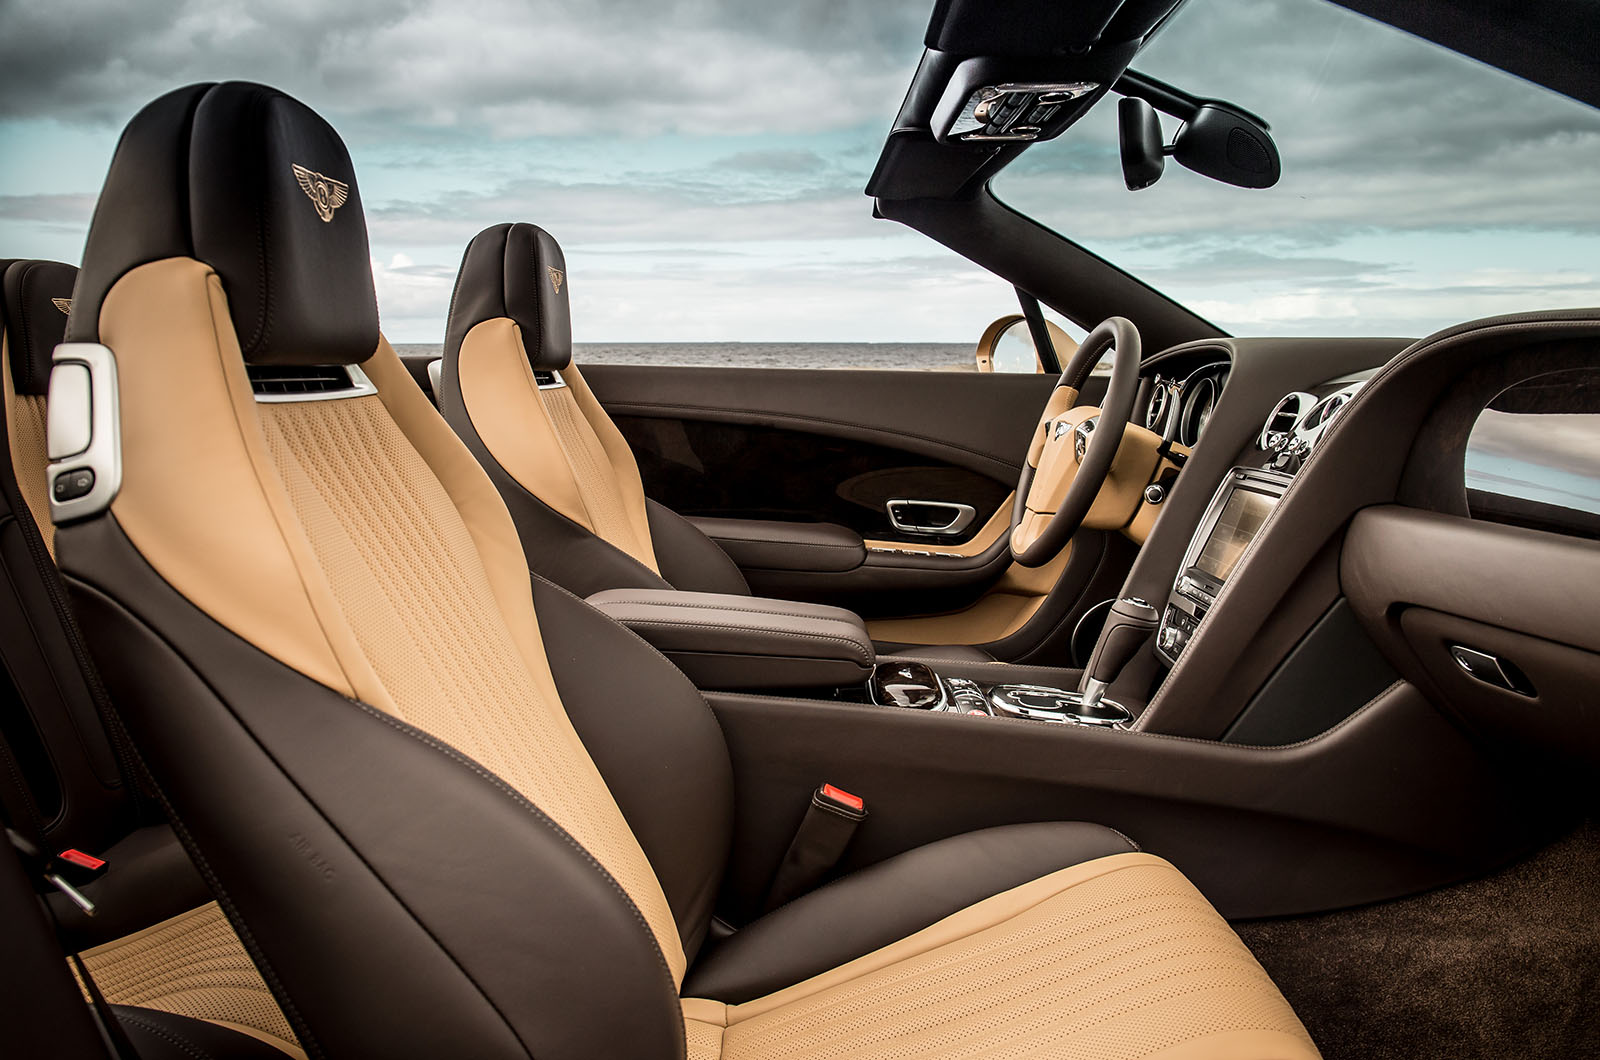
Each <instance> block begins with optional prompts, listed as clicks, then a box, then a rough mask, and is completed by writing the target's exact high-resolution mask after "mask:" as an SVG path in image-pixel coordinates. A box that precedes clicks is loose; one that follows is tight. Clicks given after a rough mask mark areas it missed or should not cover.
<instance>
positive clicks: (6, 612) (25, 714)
mask: <svg viewBox="0 0 1600 1060" xmlns="http://www.w3.org/2000/svg"><path fill="white" fill-rule="evenodd" d="M76 275H77V270H76V269H75V268H73V267H72V266H70V265H64V264H61V263H59V262H52V261H0V277H3V288H4V301H3V306H4V312H3V315H0V321H3V325H4V330H3V337H0V378H3V381H4V398H5V400H4V407H3V413H4V424H3V426H4V429H5V433H6V441H7V445H8V447H9V455H10V459H8V460H4V461H0V570H3V573H4V577H3V578H0V584H3V586H4V588H0V661H3V663H4V667H5V676H6V677H9V679H10V681H11V684H12V688H11V689H10V691H11V692H12V693H14V694H12V695H0V817H3V818H4V819H5V821H6V823H7V824H8V825H9V826H10V827H11V828H13V829H14V830H16V831H17V832H18V833H19V834H20V835H21V836H23V837H24V838H25V839H26V840H27V841H28V842H30V843H31V844H32V845H34V846H35V847H37V848H38V849H40V850H41V851H43V852H45V853H47V854H56V853H60V852H61V851H64V850H69V849H70V850H78V851H82V852H84V853H86V854H89V855H92V856H96V857H98V858H100V859H103V860H104V861H105V862H106V865H107V866H108V868H107V870H106V871H105V874H104V875H103V876H101V877H100V878H99V879H97V880H94V881H93V882H85V883H83V886H82V887H81V890H82V891H83V892H84V893H85V894H86V895H87V896H88V897H89V898H90V899H92V900H93V901H94V902H95V904H96V906H97V909H96V915H95V916H94V917H93V918H89V917H87V916H85V915H84V914H83V912H82V911H81V910H80V909H79V908H78V907H77V906H76V905H74V904H73V903H72V902H71V901H69V900H68V899H67V897H66V896H65V895H64V894H61V893H57V892H55V891H50V892H49V893H47V894H46V895H45V896H44V897H45V901H46V902H47V903H48V906H49V911H50V916H51V919H52V920H53V921H54V922H55V923H56V924H57V925H59V930H60V934H61V935H62V936H63V941H64V943H65V944H67V945H70V946H71V947H72V948H73V949H78V950H82V951H83V952H82V956H83V960H84V963H85V966H86V967H87V968H88V969H89V970H90V972H91V974H92V975H93V977H94V979H95V981H96V983H97V984H98V986H99V987H100V990H101V992H102V993H103V994H104V996H105V997H106V999H107V1001H109V1002H110V1003H111V1004H112V1006H113V1009H114V1011H116V1012H117V1013H118V1016H119V1019H120V1020H121V1022H122V1023H123V1025H124V1027H125V1029H126V1031H127V1033H128V1035H129V1036H130V1038H132V1039H134V1040H135V1044H137V1045H138V1046H139V1053H140V1056H141V1057H146V1058H148V1057H151V1056H155V1055H165V1054H158V1053H157V1052H155V1050H156V1049H157V1048H158V1047H161V1046H165V1047H167V1048H170V1049H175V1050H177V1053H176V1055H182V1056H193V1055H195V1054H194V1053H192V1052H190V1051H189V1050H191V1049H198V1048H201V1047H202V1046H203V1047H204V1049H205V1050H207V1051H208V1052H207V1054H206V1055H215V1056H229V1055H238V1056H254V1055H259V1049H260V1046H259V1044H258V1041H266V1042H268V1043H270V1044H272V1045H274V1046H276V1047H277V1049H276V1051H275V1053H274V1054H273V1055H279V1056H282V1055H288V1056H303V1055H304V1054H303V1053H302V1052H301V1051H300V1050H299V1048H298V1046H297V1044H296V1043H295V1040H294V1036H293V1032H292V1031H290V1029H289V1026H288V1023H287V1022H286V1021H285V1020H284V1018H283V1015H282V1013H281V1012H280V1011H279V1009H278V1007H277V1005H276V1003H275V1002H274V1001H273V999H272V995H271V994H270V993H269V992H268V990H267V988H266V984H265V983H263V982H262V981H261V977H260V974H259V973H258V972H257V971H256V970H255V966H254V965H253V964H252V963H251V960H250V958H249V956H248V955H247V954H246V952H245V950H244V947H243V946H242V945H241V944H240V942H239V940H238V937H237V936H236V935H235V934H234V933H233V930H232V928H231V927H230V926H229V924H228V921H227V919H226V918H225V917H224V916H223V915H222V911H221V910H220V909H219V908H218V906H217V904H216V902H214V901H213V900H212V898H211V894H210V891H209V890H208V889H207V887H206V885H205V882H204V881H203V880H202V879H201V878H200V875H199V874H198V873H197V872H196V871H195V869H194V867H193V865H192V864H191V863H190V861H189V858H188V856H187V855H186V854H185V853H184V851H183V849H182V847H181V845H180V844H179V843H178V840H177V837H176V836H174V835H173V833H172V829H171V828H170V827H168V826H167V824H166V823H165V820H164V817H163V815H162V813H161V811H160V809H159V807H158V806H157V805H156V804H155V801H154V800H153V799H152V798H151V797H150V796H149V795H147V794H144V793H142V792H141V790H140V787H139V778H140V773H139V769H138V766H137V763H136V762H135V760H134V757H133V754H132V751H131V749H130V748H129V747H128V746H127V745H126V744H125V742H123V741H119V740H116V739H113V738H112V737H111V736H110V735H109V733H108V724H109V723H110V720H111V712H110V707H109V704H108V702H107V699H106V696H105V692H104V690H103V689H102V688H101V687H100V683H99V680H98V678H97V677H96V676H95V673H94V669H93V667H92V665H91V664H90V661H89V657H88V654H87V651H86V649H85V648H84V645H83V643H82V640H81V637H80V634H79V632H78V630H77V627H76V625H75V623H74V622H73V619H72V616H71V614H70V613H69V612H68V611H67V609H66V596H65V589H64V587H63V586H62V585H61V582H60V578H59V576H58V575H57V573H56V569H55V566H54V564H53V562H52V556H53V552H54V544H55V538H54V530H55V527H54V525H53V524H52V522H51V518H50V499H49V493H48V491H49V486H48V483H47V482H46V463H47V457H46V392H47V390H48V387H49V380H50V365H51V355H52V352H53V350H54V348H55V346H56V344H57V343H58V342H60V341H61V338H62V334H63V332H64V331H65V330H66V325H67V314H68V311H69V309H70V308H71V298H72V288H73V282H74V280H75V278H76ZM0 679H3V678H0ZM0 691H3V690H0ZM34 882H35V883H38V881H34ZM80 882H81V881H80ZM219 1050H221V1051H220V1052H219Z"/></svg>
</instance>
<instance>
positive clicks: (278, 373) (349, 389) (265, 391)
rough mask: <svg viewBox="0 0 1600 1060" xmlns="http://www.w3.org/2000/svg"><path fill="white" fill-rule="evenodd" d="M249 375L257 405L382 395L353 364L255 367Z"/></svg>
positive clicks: (255, 365)
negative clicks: (259, 403) (263, 402)
mask: <svg viewBox="0 0 1600 1060" xmlns="http://www.w3.org/2000/svg"><path fill="white" fill-rule="evenodd" d="M246 371H247V372H248V373H249V375H250V389H251V390H253V391H254V392H255V395H256V400H257V401H265V402H274V401H333V400H337V399H340V398H352V397H363V396H365V395H367V394H376V393H377V392H378V389H377V388H376V387H374V386H373V385H372V381H371V380H369V379H368V378H367V376H366V373H365V372H363V371H362V370H361V369H359V368H357V367H356V366H355V365H353V364H350V365H345V364H315V365H306V366H287V365H276V364H252V365H249V366H248V367H247V368H246Z"/></svg>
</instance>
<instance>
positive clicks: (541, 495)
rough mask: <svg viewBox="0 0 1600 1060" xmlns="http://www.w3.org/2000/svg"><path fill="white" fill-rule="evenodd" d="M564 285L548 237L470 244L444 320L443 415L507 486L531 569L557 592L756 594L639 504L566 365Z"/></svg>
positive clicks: (670, 516) (695, 540)
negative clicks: (556, 587)
mask: <svg viewBox="0 0 1600 1060" xmlns="http://www.w3.org/2000/svg"><path fill="white" fill-rule="evenodd" d="M570 287H571V285H570V283H569V282H568V279H567V264H566V259H565V257H564V256H563V255H562V253H561V247H560V245H559V244H558V243H556V241H555V239H553V238H552V237H551V235H550V233H548V232H546V231H545V230H544V229H542V228H539V227H537V226H535V225H530V224H502V225H495V226H494V227H492V228H486V229H484V230H483V231H482V232H480V233H478V235H477V236H476V237H474V238H473V240H472V242H471V243H469V244H468V245H467V250H466V254H465V255H464V256H463V258H462V260H461V272H460V274H459V275H458V276H457V277H456V287H455V293H454V295H453V296H452V298H451V299H450V319H449V321H448V323H447V324H446V326H445V344H444V365H443V367H442V370H441V372H440V378H439V394H438V398H439V409H440V411H441V412H443V413H444V418H445V420H446V421H447V422H448V423H449V424H450V426H451V427H453V428H455V431H456V433H457V434H458V435H460V436H461V439H462V441H464V442H465V443H466V445H467V448H468V449H470V450H471V451H472V453H473V455H474V456H476V457H477V458H478V460H479V462H481V463H482V464H483V466H484V468H485V469H486V470H487V471H488V473H489V477H490V478H491V479H492V480H493V481H494V484H495V485H496V486H497V487H499V489H500V493H501V495H502V496H503V497H504V498H505V501H506V505H507V507H509V508H510V509H511V515H512V518H513V520H514V521H515V522H516V525H517V530H518V532H519V533H520V534H521V536H522V543H523V547H524V548H526V549H527V551H528V557H529V560H530V562H531V563H532V564H533V569H534V570H536V571H538V572H539V573H540V574H542V575H544V576H545V577H547V578H549V579H551V580H552V581H554V582H556V583H557V584H558V585H562V586H564V587H566V588H567V589H569V590H571V591H572V592H575V593H577V594H578V595H580V596H590V595H592V594H594V593H596V592H599V591H600V590H602V589H680V590H682V591H684V592H703V593H733V594H737V595H741V596H748V595H750V587H749V585H747V584H746V583H745V580H744V575H743V574H742V573H741V572H740V571H739V568H738V567H737V566H735V565H734V562H733V560H732V559H730V558H729V557H728V554H727V553H726V552H724V551H723V550H722V547H721V546H720V545H718V544H717V543H716V542H715V541H712V540H711V539H710V538H709V537H707V536H706V535H705V534H703V533H701V531H700V530H699V528H698V527H696V526H695V525H694V524H693V523H691V522H689V521H688V520H687V519H684V518H683V517H682V516H680V515H678V514H676V513H675V512H673V511H672V510H671V509H669V508H667V507H665V506H664V505H661V504H658V503H656V502H655V501H652V500H650V499H648V498H647V497H645V495H644V485H643V483H642V482H641V481H640V478H639V465H638V464H637V463H636V462H635V460H634V457H633V451H632V450H631V449H630V448H629V447H628V443H627V440H626V439H624V438H623V437H622V432H621V431H619V430H617V426H616V424H614V423H612V422H611V417H610V416H608V415H606V411H605V409H603V408H601V407H600V402H599V401H597V400H596V399H595V396H594V393H593V392H592V391H591V390H590V389H589V386H588V384H587V383H585V382H584V380H583V374H582V373H581V372H580V371H578V366H577V365H575V364H573V363H572V316H571V309H570V304H569V301H568V295H567V292H568V291H569V290H570Z"/></svg>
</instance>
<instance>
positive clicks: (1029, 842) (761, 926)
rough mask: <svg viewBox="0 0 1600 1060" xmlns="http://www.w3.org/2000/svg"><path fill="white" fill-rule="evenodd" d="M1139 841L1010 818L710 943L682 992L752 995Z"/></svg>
mask: <svg viewBox="0 0 1600 1060" xmlns="http://www.w3.org/2000/svg"><path fill="white" fill-rule="evenodd" d="M1137 849H1138V848H1137V847H1136V846H1135V845H1134V844H1133V842H1132V841H1131V840H1129V839H1128V838H1127V837H1126V836H1124V835H1122V834H1121V833H1119V832H1115V831H1113V830H1111V829H1110V828H1104V827H1101V826H1100V825H1093V824H1082V823H1077V822H1049V823H1041V824H1018V825H1006V826H1003V827H1000V828H986V829H983V830H982V831H978V832H968V833H966V834H964V835H958V836H953V837H951V838H949V839H944V840H940V841H939V842H936V843H929V844H928V845H927V846H923V847H918V848H916V849H914V850H909V851H907V852H906V853H904V854H900V855H899V856H897V857H893V858H890V859H889V860H887V861H883V862H880V863H879V864H877V865H873V866H871V867H870V868H865V869H862V870H861V871H859V872H855V873H852V874H851V875H849V876H845V877H843V878H842V879H839V880H836V881H835V882H833V883H831V884H828V885H827V886H824V887H819V888H818V889H817V890H815V891H812V892H811V893H810V894H807V895H804V896H802V897H800V898H797V899H795V900H794V901H793V902H790V903H789V904H788V905H785V906H781V907H780V908H778V909H775V910H774V911H773V912H771V913H769V914H767V915H766V916H764V917H762V918H761V919H759V920H756V921H754V922H753V923H751V924H750V925H749V926H747V927H745V928H744V929H743V930H741V931H738V932H736V933H734V934H733V935H731V936H729V937H728V938H726V939H724V940H723V941H722V942H720V943H718V944H717V945H716V946H714V947H708V948H707V950H706V951H705V952H704V953H703V954H702V955H701V957H700V959H699V960H698V961H696V962H695V963H694V964H693V966H691V967H690V969H689V974H688V975H687V976H686V977H685V978H684V982H683V996H684V997H704V998H711V999H713V1000H716V1001H723V1002H726V1003H728V1004H738V1003H743V1002H745V1001H750V1000H753V999H755V998H758V997H762V996H765V995H766V994H770V993H772V992H774V991H777V990H781V989H783V988H784V987H787V986H791V985H793V984H794V983H798V982H800V981H802V980H804V979H808V978H810V977H811V976H813V975H818V974H820V973H822V972H825V971H827V970H828V969H830V968H836V967H838V966H839V965H841V964H844V963H846V962H847V961H852V960H854V959H855V958H857V957H860V956H862V955H863V954H866V953H870V952H872V951H873V950H876V949H879V948H880V947H883V946H887V945H889V944H890V943H891V942H896V941H898V940H900V939H902V938H905V937H906V936H907V935H910V934H912V933H914V932H917V931H921V930H922V929H923V928H925V927H927V926H928V925H930V924H933V923H935V922H936V921H939V920H942V919H944V918H945V917H947V916H949V915H951V914H952V913H956V912H959V911H960V910H962V909H965V908H966V907H967V906H969V905H972V904H973V903H975V902H980V901H982V900H983V899H985V898H989V897H992V896H993V895H996V894H999V893H1001V892H1002V891H1006V890H1010V889H1011V888H1013V887H1016V886H1020V885H1021V884H1024V883H1027V882H1029V881H1031V880H1035V879H1038V878H1039V877H1041V876H1045V875H1047V874H1049V873H1051V872H1055V871H1056V870H1058V869H1063V868H1066V867H1068V866H1071V865H1077V864H1081V863H1082V862H1085V861H1092V860H1094V859H1095V858H1101V857H1109V856H1110V855H1112V854H1126V853H1128V852H1129V851H1132V850H1137Z"/></svg>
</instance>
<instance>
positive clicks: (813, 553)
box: [690, 518, 867, 571]
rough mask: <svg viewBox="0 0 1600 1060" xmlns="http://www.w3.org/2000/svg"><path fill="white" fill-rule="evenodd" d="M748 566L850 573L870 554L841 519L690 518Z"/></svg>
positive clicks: (738, 562) (856, 534)
mask: <svg viewBox="0 0 1600 1060" xmlns="http://www.w3.org/2000/svg"><path fill="white" fill-rule="evenodd" d="M690 521H691V522H692V523H694V525H695V527H696V528H697V529H699V531H700V532H701V533H703V534H705V535H706V536H707V537H709V538H710V539H711V540H712V541H713V542H715V543H716V544H717V545H718V546H720V547H721V548H722V550H723V551H724V552H726V553H727V554H728V555H729V556H731V557H732V558H733V561H734V562H735V563H737V564H738V565H739V566H741V567H744V568H746V569H750V568H753V567H754V568H760V569H762V570H803V571H846V570H855V569H856V568H857V567H859V566H861V564H862V562H863V561H865V560H866V558H867V549H866V545H865V544H863V543H862V540H861V535H860V534H858V533H856V532H855V531H854V530H851V529H850V528H848V527H844V526H840V525H838V524H837V523H786V522H780V521H778V520H775V519H712V518H696V519H692V520H690Z"/></svg>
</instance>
